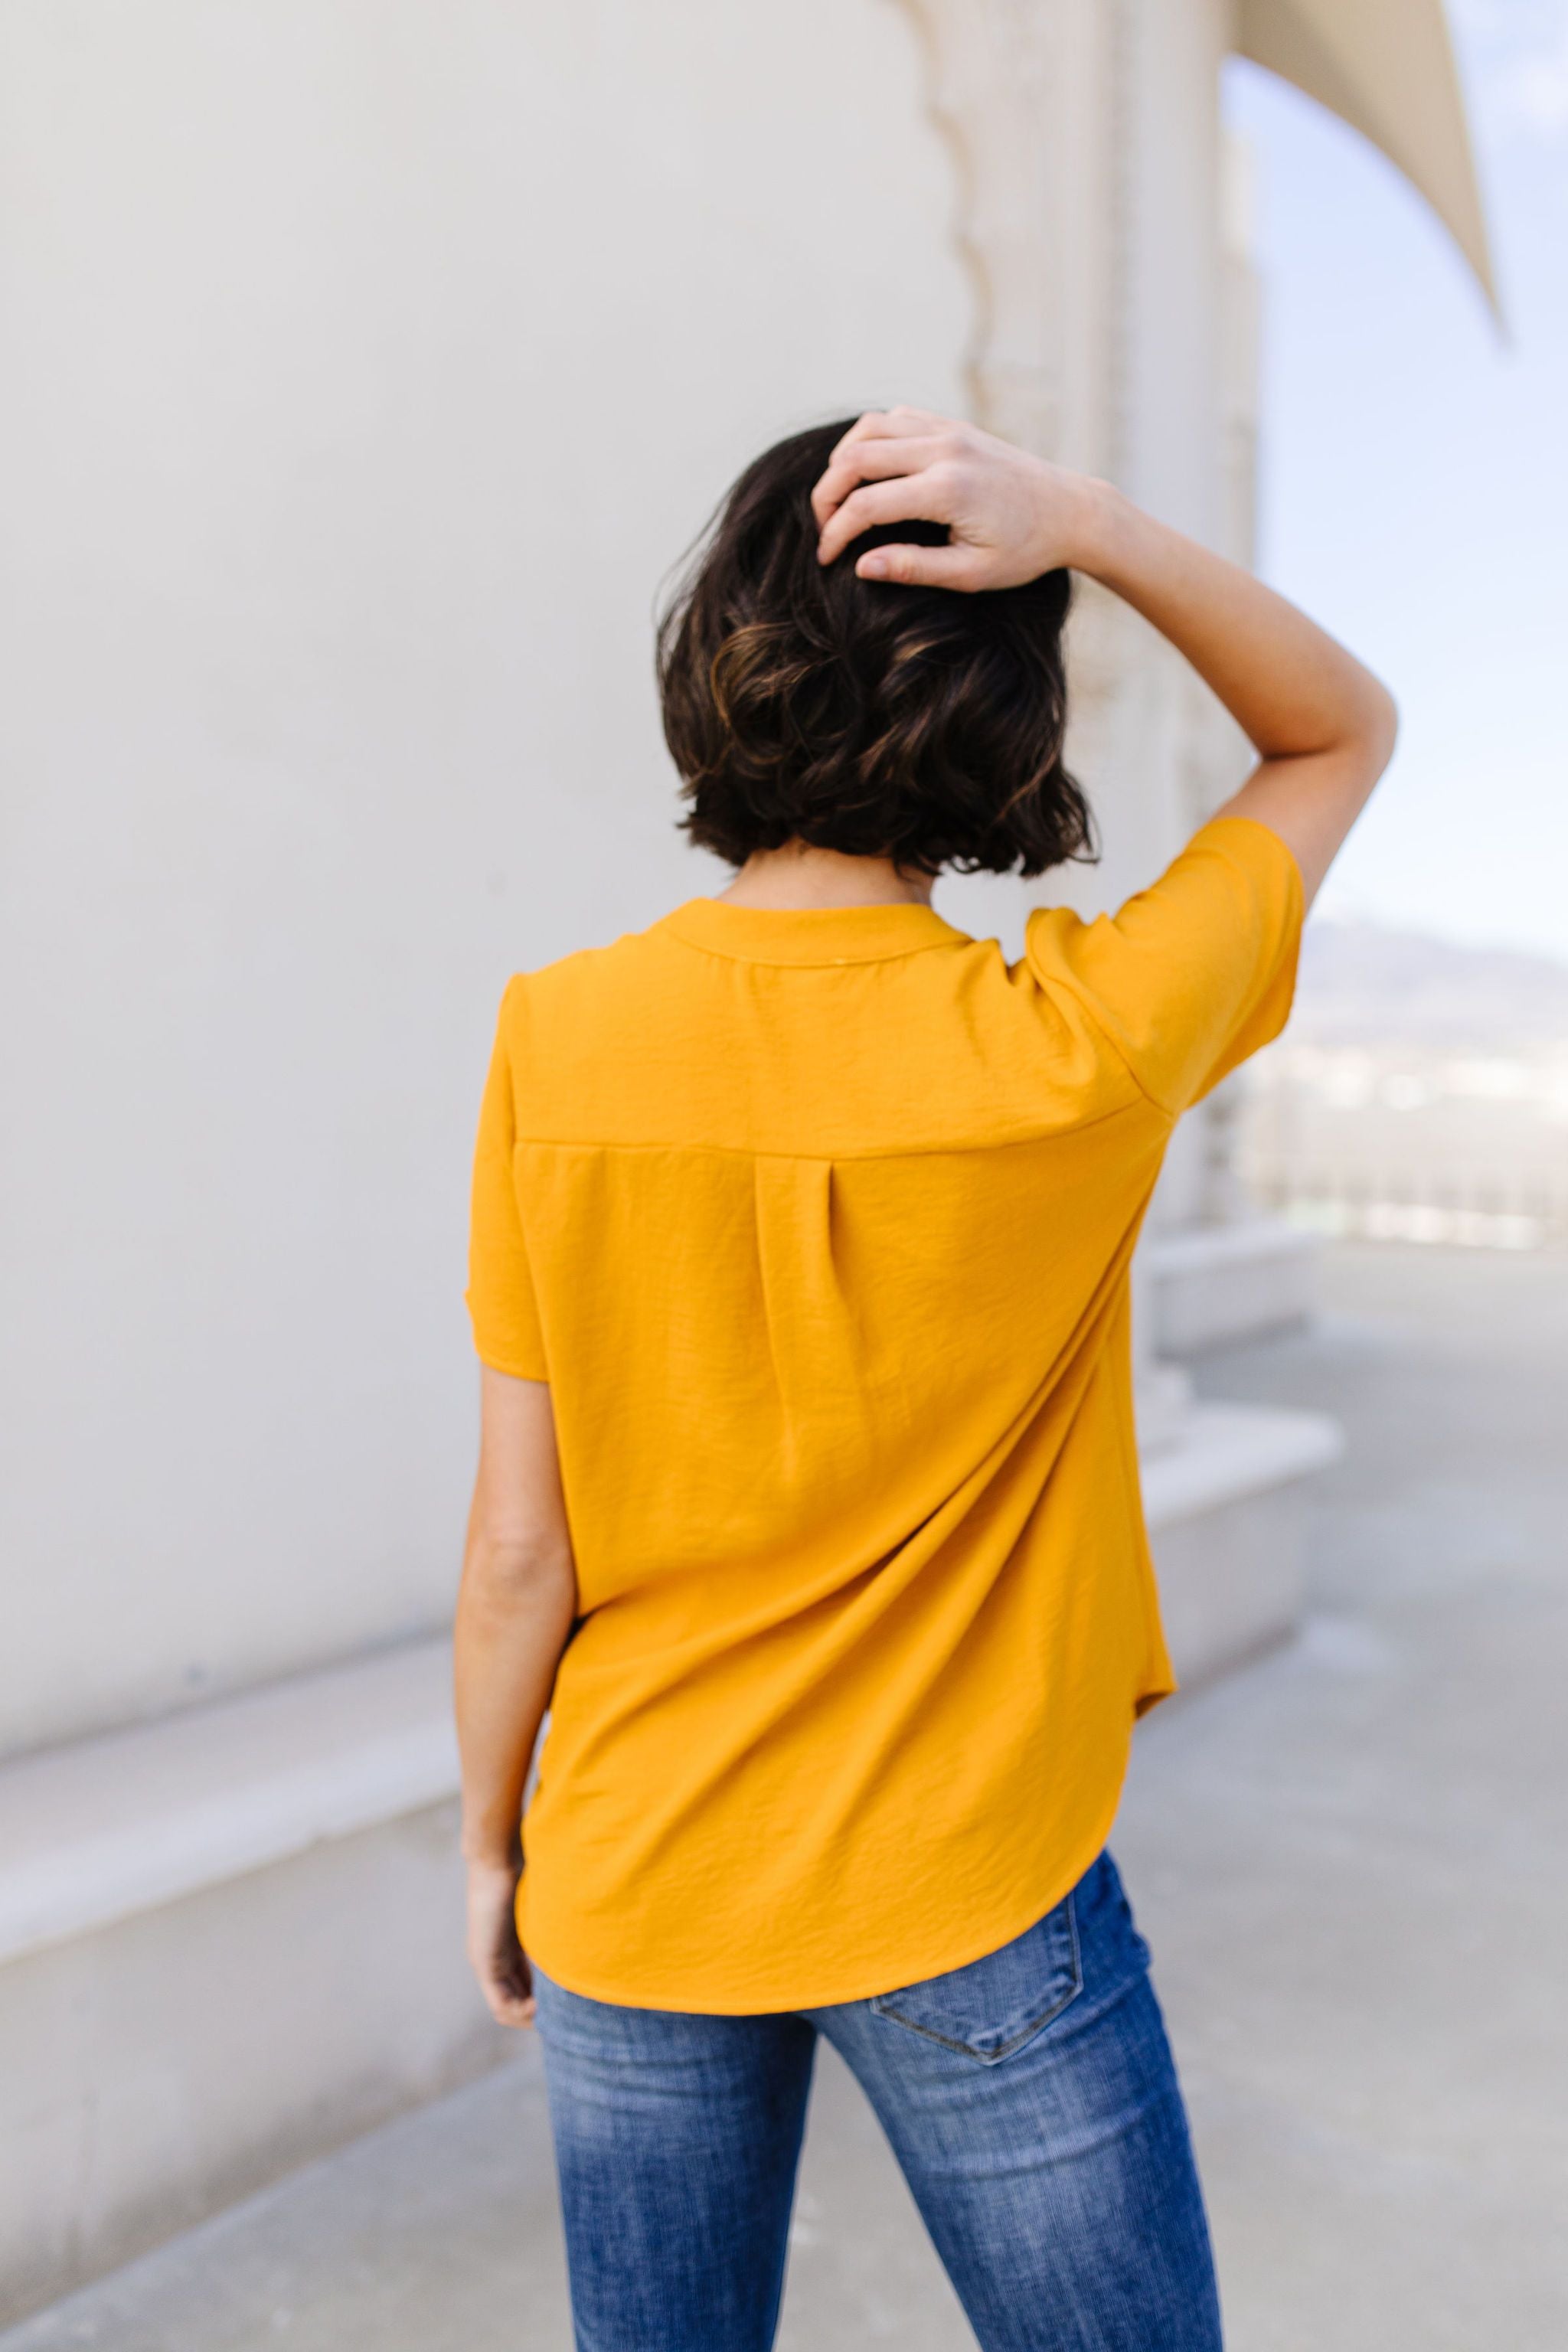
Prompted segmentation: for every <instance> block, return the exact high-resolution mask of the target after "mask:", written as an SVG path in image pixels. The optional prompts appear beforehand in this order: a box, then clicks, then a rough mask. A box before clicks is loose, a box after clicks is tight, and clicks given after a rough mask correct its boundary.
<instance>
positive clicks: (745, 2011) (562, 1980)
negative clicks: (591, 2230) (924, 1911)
mask: <svg viewBox="0 0 1568 2352" xmlns="http://www.w3.org/2000/svg"><path fill="white" fill-rule="evenodd" d="M1159 1696H1167V1694H1165V1693H1163V1692H1162V1693H1160V1694H1159ZM1151 1703H1152V1702H1151ZM1130 1748H1131V1740H1129V1750H1130ZM1126 1778H1127V1759H1126V1756H1125V1755H1124V1756H1123V1759H1122V1769H1121V1773H1120V1774H1119V1776H1118V1778H1117V1783H1116V1787H1115V1789H1114V1790H1113V1791H1112V1794H1111V1799H1110V1805H1109V1807H1107V1808H1105V1809H1103V1811H1102V1812H1101V1815H1100V1818H1099V1819H1098V1821H1097V1823H1096V1826H1095V1828H1094V1830H1093V1832H1091V1833H1090V1834H1089V1836H1088V1837H1086V1838H1084V1839H1083V1840H1081V1841H1080V1842H1079V1845H1078V1846H1077V1847H1076V1848H1075V1849H1074V1853H1073V1859H1072V1861H1071V1862H1070V1864H1068V1868H1067V1870H1066V1873H1065V1874H1058V1878H1057V1880H1054V1881H1053V1880H1047V1882H1046V1892H1045V1893H1044V1894H1043V1895H1041V1894H1038V1893H1037V1894H1034V1895H1030V1896H1029V1897H1028V1898H1027V1899H1026V1901H1025V1902H1024V1903H1023V1904H1022V1905H1021V1906H1016V1907H1012V1906H1010V1907H1009V1908H1008V1909H1007V1910H1006V1911H1005V1912H1004V1913H1002V1914H1001V1915H999V1916H997V1917H995V1918H994V1919H993V1921H992V1923H991V1925H990V1926H989V1927H987V1928H986V1929H985V1931H984V1934H983V1935H982V1936H981V1937H979V1939H978V1940H976V1938H975V1937H974V1935H973V1933H971V1934H970V1935H968V1936H966V1937H963V1938H962V1939H960V1940H958V1941H955V1942H954V1943H953V1944H952V1945H937V1946H935V1947H934V1948H931V1949H930V1950H921V1951H920V1952H919V1953H915V1954H913V1955H912V1956H911V1958H910V1961H909V1963H908V1964H907V1965H905V1964H903V1963H900V1973H899V1974H897V1975H895V1976H891V1977H889V1974H888V1972H887V1970H886V1969H885V1968H882V1969H874V1970H873V1971H872V1972H871V1974H870V1975H869V1976H868V1977H862V1976H859V1975H857V1974H856V1973H855V1972H854V1971H852V1970H851V1971H847V1973H846V1974H845V1976H844V1977H843V1978H842V1979H839V1978H837V1977H829V1978H828V1979H826V1982H825V1983H822V1982H806V1981H805V1980H804V1979H800V1978H795V1979H791V1980H789V1981H788V1982H787V1983H786V1982H784V1980H782V1979H781V1980H780V1981H779V1982H778V1983H777V1984H774V1985H766V1984H763V1985H758V1986H752V1987H750V1988H748V1991H747V1997H746V1998H745V1999H744V2000H738V1999H737V1998H735V1996H734V1995H733V1994H730V1995H728V1996H726V1995H725V1994H724V1993H723V1992H722V1991H721V1990H717V1989H715V1990H711V1991H710V1990H706V1989H704V1988H702V1987H700V1986H696V1985H693V1984H692V1982H691V1981H690V1979H687V1981H686V1982H685V1984H684V1985H682V1986H681V1987H679V1988H677V1987H675V1986H674V1985H658V1984H650V1982H649V1980H648V1978H647V1976H646V1975H645V1976H643V1977H642V1978H641V1979H639V1981H638V1983H637V1985H635V1986H634V1985H632V1984H630V1983H628V1982H626V1981H625V1980H622V1981H618V1982H617V1981H616V1980H614V1979H611V1978H609V1977H604V1976H599V1975H596V1974H595V1972H594V1971H593V1970H592V1969H589V1970H583V1969H555V1968H552V1965H551V1963H550V1959H549V1957H548V1955H547V1954H546V1953H544V1952H542V1951H541V1950H540V1949H539V1948H538V1946H537V1945H536V1944H534V1945H531V1944H529V1942H528V1940H527V1937H526V1933H524V1935H523V1948H524V1951H525V1952H526V1953H527V1955H528V1957H529V1958H530V1959H531V1960H534V1961H536V1962H537V1963H538V1965H539V1967H540V1968H541V1969H542V1970H543V1972H544V1974H545V1975H546V1976H547V1977H548V1978H549V1979H550V1981H551V1982H552V1984H556V1985H559V1986H560V1987H561V1988H562V1990H563V1991H564V1992H570V1993H575V1994H576V1995H577V1996H578V1998H579V1999H580V2000H597V2001H605V2002H608V2003H610V2004H612V2005H614V2006H615V2007H616V2008H617V2009H649V2010H663V2011H672V2012H674V2013H675V2014H677V2015H684V2016H689V2017H773V2016H778V2015H781V2014H790V2015H796V2014H799V2013H800V2012H801V2011H805V2010H814V2009H838V2008H842V2007H844V2006H846V2005H847V2003H848V2002H850V2001H858V2000H875V1999H876V1997H877V1996H878V1995H879V1993H887V1992H898V1991H900V1990H902V1989H903V1988H904V1987H905V1986H907V1985H911V1984H923V1983H924V1982H925V1981H926V1980H927V1979H928V1978H931V1977H940V1976H945V1975H946V1974H947V1973H948V1971H949V1970H950V1969H963V1968H967V1967H968V1966H969V1965H970V1963H971V1962H972V1961H974V1960H983V1959H984V1958H986V1956H987V1954H989V1953H991V1952H999V1951H1000V1950H1001V1949H1002V1948H1003V1946H1004V1945H1005V1944H1010V1943H1012V1942H1013V1940H1014V1939H1015V1937H1018V1936H1022V1935H1024V1934H1025V1933H1026V1930H1027V1929H1029V1928H1030V1927H1033V1926H1034V1925H1035V1922H1036V1921H1037V1919H1043V1918H1044V1917H1045V1916H1046V1914H1047V1912H1048V1911H1054V1910H1055V1909H1056V1906H1057V1905H1058V1903H1060V1902H1062V1901H1064V1900H1065V1898H1066V1897H1067V1896H1068V1895H1070V1894H1071V1892H1072V1890H1073V1888H1074V1887H1075V1886H1076V1885H1078V1883H1079V1879H1080V1878H1082V1876H1083V1875H1084V1874H1085V1872H1086V1871H1087V1870H1088V1869H1089V1866H1090V1864H1092V1863H1093V1862H1095V1861H1096V1860H1097V1858H1098V1857H1099V1855H1100V1852H1101V1850H1102V1848H1103V1847H1104V1845H1105V1843H1106V1842H1107V1840H1108V1839H1109V1837H1110V1829H1111V1824H1112V1822H1114V1821H1115V1819H1116V1815H1117V1812H1118V1811H1119V1809H1120V1807H1121V1791H1122V1789H1123V1787H1124V1786H1125V1784H1126ZM518 1896H519V1900H518V1906H517V1908H518V1912H519V1926H520V1930H521V1929H522V1928H523V1927H524V1924H525V1916H524V1906H523V1902H522V1882H521V1881H520V1882H519V1888H518Z"/></svg>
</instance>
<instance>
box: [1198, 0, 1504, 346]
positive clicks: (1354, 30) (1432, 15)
mask: <svg viewBox="0 0 1568 2352" xmlns="http://www.w3.org/2000/svg"><path fill="white" fill-rule="evenodd" d="M1236 27H1237V29H1236V43H1235V46H1236V47H1237V49H1238V50H1239V51H1240V53H1241V55H1242V56H1243V57H1244V58H1252V59H1253V60H1254V62H1255V63H1256V64H1258V65H1260V66H1267V67H1268V69H1269V71H1270V72H1271V73H1277V74H1279V75H1280V76H1281V77H1282V79H1284V80H1286V81H1289V82H1294V84H1295V86H1296V88H1297V89H1301V90H1305V91H1306V93H1307V95H1308V97H1309V98H1315V99H1316V100H1318V101H1319V103H1320V105H1322V106H1326V107H1327V108H1328V109H1329V110H1330V112H1331V113H1332V114H1337V115H1338V116H1339V117H1340V119H1341V121H1344V122H1348V123H1350V124H1351V126H1352V129H1354V130H1356V131H1361V132H1362V133H1363V136H1364V137H1365V138H1368V139H1370V140H1371V141H1372V143H1373V146H1374V147H1377V148H1381V150H1382V152H1384V154H1385V155H1386V156H1387V157H1388V160H1389V162H1390V163H1394V164H1397V166H1398V168H1399V169H1400V171H1402V172H1403V173H1404V174H1405V178H1406V179H1407V180H1408V181H1409V182H1410V184H1411V185H1412V186H1413V187H1415V188H1417V189H1419V191H1420V193H1421V194H1422V195H1424V196H1425V197H1426V201H1427V203H1428V204H1429V205H1431V207H1432V209H1433V211H1434V212H1435V213H1436V215H1437V217H1438V219H1439V220H1440V221H1441V222H1442V223H1443V225H1444V226H1445V227H1446V228H1447V230H1448V231H1449V233H1450V235H1451V236H1453V238H1454V240H1455V242H1456V244H1457V245H1458V248H1459V250H1460V252H1461V253H1462V254H1463V255H1464V257H1465V258H1466V260H1467V261H1468V263H1469V265H1470V268H1472V269H1473V270H1474V271H1475V273H1476V276H1477V277H1478V278H1479V280H1480V282H1481V285H1482V287H1483V289H1485V292H1486V297H1487V299H1488V301H1489V303H1490V304H1491V307H1492V310H1493V311H1494V312H1496V311H1497V310H1498V299H1497V287H1496V284H1495V282H1494V280H1493V277H1492V262H1491V250H1490V247H1489V243H1488V240H1487V226H1486V216H1485V215H1484V213H1483V212H1482V209H1481V194H1480V188H1479V184H1478V181H1477V177H1476V165H1475V158H1474V156H1473V155H1472V153H1471V152H1470V134H1469V126H1468V123H1467V121H1466V119H1465V100H1464V92H1463V91H1462V89H1460V86H1459V75H1458V67H1457V66H1456V64H1455V62H1454V47H1453V43H1452V41H1451V39H1450V37H1449V34H1448V24H1447V16H1445V14H1444V10H1443V5H1442V0H1237V11H1236Z"/></svg>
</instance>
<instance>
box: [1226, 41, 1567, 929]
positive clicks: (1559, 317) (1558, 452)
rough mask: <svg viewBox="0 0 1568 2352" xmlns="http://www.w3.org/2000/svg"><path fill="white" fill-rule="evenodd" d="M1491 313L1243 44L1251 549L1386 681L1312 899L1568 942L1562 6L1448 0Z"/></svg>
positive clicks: (1455, 263)
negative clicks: (1368, 771) (1391, 708)
mask: <svg viewBox="0 0 1568 2352" xmlns="http://www.w3.org/2000/svg"><path fill="white" fill-rule="evenodd" d="M1449 14H1450V20H1451V22H1452V25H1453V28H1454V33H1455V37H1456V43H1457V46H1458V52H1459V60H1460V68H1461V71H1462V74H1463V77H1464V80H1465V85H1466V90H1467V95H1468V103H1469V110H1470V119H1471V126H1472V131H1473V134H1474V138H1475V144H1476V150H1477V160H1478V163H1479V171H1480V176H1481V183H1482V194H1483V199H1484V201H1485V203H1486V205H1487V210H1488V214H1489V222H1490V227H1491V236H1492V245H1493V252H1494V258H1495V262H1496V268H1497V274H1498V277H1499V279H1500V293H1501V299H1502V305H1503V309H1504V311H1505V314H1506V326H1505V330H1504V332H1503V333H1501V334H1500V332H1499V330H1498V329H1497V327H1496V326H1495V324H1494V323H1493V321H1492V320H1491V319H1490V316H1489V312H1488V310H1487V308H1486V305H1485V303H1484V300H1483V299H1482V297H1481V295H1480V294H1479V290H1478V289H1477V288H1476V286H1475V284H1474V281H1473V280H1472V278H1470V276H1469V273H1468V269H1467V268H1466V267H1465V265H1464V263H1463V262H1462V261H1461V259H1460V258H1459V257H1458V253H1457V252H1456V251H1455V249H1454V247H1453V246H1452V244H1451V242H1450V240H1449V239H1448V237H1447V233H1446V232H1445V231H1444V230H1443V228H1442V227H1441V226H1440V225H1439V224H1438V223H1437V222H1436V220H1435V219H1434V218H1433V217H1432V215H1430V213H1429V212H1428V211H1427V210H1426V207H1425V205H1423V204H1422V202H1421V200H1420V198H1419V197H1417V196H1416V195H1415V194H1414V193H1413V192H1412V191H1411V190H1410V188H1409V187H1408V186H1407V185H1406V184H1405V182H1404V181H1403V180H1402V179H1401V178H1400V177H1399V175H1398V174H1397V173H1395V172H1394V169H1393V167H1392V166H1391V165H1389V164H1388V163H1385V162H1384V159H1383V158H1382V156H1380V155H1379V154H1377V153H1376V152H1374V151H1373V149H1372V148H1370V147H1369V146H1368V145H1367V144H1366V142H1364V141H1363V140H1361V139H1359V138H1358V137H1357V136H1356V134H1355V133H1354V132H1353V131H1350V130H1348V129H1346V128H1345V127H1344V126H1343V125H1342V124H1341V123H1340V122H1338V121H1335V120H1334V119H1333V118H1332V117H1331V116H1329V115H1327V114H1326V113H1325V112H1324V111H1323V110H1321V108H1318V107H1315V106H1313V105H1312V104H1311V103H1310V100H1305V99H1302V98H1300V96H1299V95H1298V94H1297V93H1296V92H1295V91H1293V90H1291V89H1289V88H1287V87H1286V86H1285V85H1284V84H1282V83H1280V82H1279V81H1278V80H1276V79H1274V78H1273V77H1272V76H1270V75H1268V74H1265V73H1263V72H1261V71H1260V70H1259V69H1258V68H1256V67H1252V66H1249V65H1246V64H1244V63H1241V62H1239V61H1236V62H1233V63H1232V64H1230V65H1229V66H1227V68H1226V111H1227V114H1228V115H1229V118H1230V120H1231V121H1233V122H1234V123H1236V124H1237V127H1238V128H1240V129H1241V130H1242V131H1244V132H1245V133H1246V134H1247V138H1248V140H1249V142H1250V143H1251V145H1252V147H1253V150H1254V153H1255V157H1256V161H1257V179H1258V221H1257V241H1258V258H1259V261H1260V263H1261V265H1262V268H1263V272H1264V320H1265V323H1264V349H1263V362H1262V364H1263V385H1262V449H1261V457H1260V482H1259V490H1260V502H1261V515H1260V546H1259V564H1260V568H1261V570H1262V572H1263V573H1264V575H1265V577H1266V578H1268V580H1270V581H1271V582H1272V583H1274V585H1275V586H1277V587H1279V589H1281V590H1282V591H1283V592H1284V593H1285V594H1287V595H1289V596H1291V597H1293V598H1294V599H1295V600H1296V601H1297V602H1298V603H1299V604H1302V605H1303V606H1304V607H1305V608H1306V609H1307V611H1309V612H1310V613H1311V614H1312V615H1313V616H1314V618H1316V619H1317V620H1319V621H1321V622H1322V623H1323V625H1325V626H1326V627H1328V628H1330V629H1331V630H1332V631H1333V632H1334V634H1335V635H1337V636H1339V637H1341V638H1342V639H1343V641H1344V642H1345V643H1346V644H1347V645H1349V646H1352V648H1353V650H1354V651H1355V652H1357V653H1358V654H1360V655H1361V656H1363V659H1365V660H1367V661H1368V662H1370V663H1371V665H1372V667H1373V668H1374V669H1376V670H1377V671H1378V673H1379V674H1380V675H1381V676H1382V677H1384V679H1385V680H1386V681H1387V683H1388V684H1389V685H1390V686H1391V687H1392V688H1393V689H1394V693H1395V695H1396V696H1397V698H1398V700H1399V704H1400V709H1401V713H1402V729H1401V740H1400V747H1399V750H1398V751H1397V752H1396V754H1395V758H1394V766H1393V767H1392V768H1391V769H1390V771H1389V773H1388V775H1387V777H1386V778H1385V779H1384V782H1383V784H1382V785H1381V786H1380V787H1379V790H1378V793H1377V795H1376V796H1375V798H1374V799H1373V803H1372V805H1371V806H1370V808H1369V809H1368V811H1367V813H1366V814H1365V816H1364V817H1363V819H1362V821H1361V823H1360V824H1359V825H1358V826H1357V828H1356V831H1355V833H1354V834H1353V835H1352V838H1351V841H1350V843H1349V845H1347V847H1346V849H1345V851H1344V852H1343V854H1342V857H1341V860H1340V863H1339V865H1338V866H1336V868H1335V870H1334V872H1333V874H1332V875H1331V877H1330V880H1329V883H1328V886H1327V887H1326V889H1325V892H1324V895H1323V898H1322V900H1321V906H1322V908H1323V911H1324V912H1325V913H1326V914H1331V915H1335V916H1339V917H1341V918H1353V919H1363V920H1371V921H1374V922H1379V923H1384V924H1387V925H1392V926H1396V927H1399V928H1402V929H1415V930H1421V931H1425V932H1427V933H1430V934H1434V935H1436V936H1437V937H1440V938H1445V939H1453V940H1462V941H1466V942H1468V943H1471V944H1484V945H1488V946H1500V945H1501V946H1513V947H1517V948H1522V949H1526V950H1532V951H1537V952H1541V951H1543V952H1545V953H1548V954H1551V955H1553V956H1556V957H1560V958H1562V959H1563V960H1565V961H1568V0H1450V10H1449Z"/></svg>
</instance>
